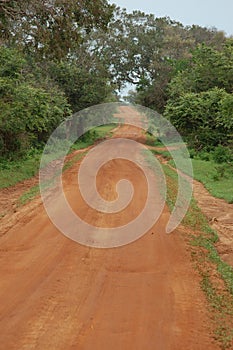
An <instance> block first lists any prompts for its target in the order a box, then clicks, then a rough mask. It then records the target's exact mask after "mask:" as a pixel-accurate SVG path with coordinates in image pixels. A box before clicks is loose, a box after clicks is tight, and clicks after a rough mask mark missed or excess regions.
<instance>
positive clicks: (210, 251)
mask: <svg viewBox="0 0 233 350" xmlns="http://www.w3.org/2000/svg"><path fill="white" fill-rule="evenodd" d="M163 169H164V172H165V174H166V180H167V191H168V192H167V204H168V206H169V209H170V210H171V211H172V209H173V208H174V204H175V202H176V196H177V186H178V183H177V173H176V171H174V170H173V169H171V168H170V167H169V166H168V165H163ZM182 224H183V225H184V226H185V228H186V230H185V237H184V238H185V240H187V241H188V243H189V244H190V246H191V257H192V261H193V264H194V265H195V268H196V269H197V271H198V273H199V274H200V277H201V288H202V290H203V291H204V293H205V295H206V298H207V300H208V302H209V308H210V312H211V315H212V319H213V324H214V329H215V331H214V338H215V339H216V340H217V341H218V342H219V344H220V346H221V348H222V349H228V348H230V347H231V346H232V343H233V269H232V267H230V266H229V265H228V264H226V263H225V262H223V261H222V259H221V257H220V256H219V254H218V252H217V249H216V247H215V244H216V243H217V241H218V235H217V233H216V232H215V231H214V230H213V229H211V227H210V226H209V223H208V220H207V219H206V217H205V216H204V214H203V213H202V212H201V210H200V209H199V207H198V205H197V203H196V201H195V199H194V198H193V199H192V201H191V205H190V207H189V210H188V212H187V214H186V216H185V218H184V219H183V222H182ZM222 281H223V282H222Z"/></svg>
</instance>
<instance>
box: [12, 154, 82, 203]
mask: <svg viewBox="0 0 233 350" xmlns="http://www.w3.org/2000/svg"><path fill="white" fill-rule="evenodd" d="M86 154H87V152H82V153H79V154H76V155H75V156H74V157H72V159H70V160H69V161H67V162H66V163H65V165H64V167H63V169H62V171H63V172H64V171H66V170H68V169H69V168H71V167H72V166H73V165H74V164H75V163H76V162H78V161H79V160H80V159H82V158H83V157H84V156H85V155H86ZM54 183H55V178H54V179H50V180H49V183H47V184H45V186H53V184H54ZM39 193H40V187H39V185H35V186H33V187H31V188H30V189H29V190H28V191H26V192H24V193H23V194H22V195H21V196H20V197H19V199H18V201H17V206H18V207H19V206H22V205H25V204H26V203H28V202H30V201H31V200H32V199H33V198H35V197H36V196H38V195H39Z"/></svg>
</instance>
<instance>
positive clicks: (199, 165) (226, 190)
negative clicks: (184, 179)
mask: <svg viewBox="0 0 233 350" xmlns="http://www.w3.org/2000/svg"><path fill="white" fill-rule="evenodd" d="M152 152H153V153H154V154H155V155H161V156H162V157H163V158H164V159H166V160H167V161H168V163H169V164H170V165H171V166H172V167H174V168H175V163H174V161H173V159H172V156H171V154H170V152H169V151H160V150H153V151H152ZM173 152H174V154H176V151H173ZM191 160H192V165H193V176H194V179H195V180H197V181H199V182H201V183H203V185H204V186H205V188H206V189H207V190H208V191H209V192H210V193H211V194H212V196H214V197H216V198H220V199H224V200H225V201H227V202H228V203H231V204H233V163H222V164H217V163H215V162H214V161H213V160H202V159H191ZM182 171H184V172H185V166H184V167H182Z"/></svg>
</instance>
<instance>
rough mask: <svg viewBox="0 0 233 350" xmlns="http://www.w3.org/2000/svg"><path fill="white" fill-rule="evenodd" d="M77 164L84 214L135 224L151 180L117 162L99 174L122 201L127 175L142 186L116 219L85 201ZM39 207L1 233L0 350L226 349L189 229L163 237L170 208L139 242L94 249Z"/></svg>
mask: <svg viewBox="0 0 233 350" xmlns="http://www.w3.org/2000/svg"><path fill="white" fill-rule="evenodd" d="M129 128H130V127H128V126H125V127H124V126H123V127H122V128H120V129H118V131H117V136H118V137H119V136H120V135H122V136H123V137H124V136H126V135H128V136H130V134H131V130H132V129H131V130H130V129H129ZM135 132H136V131H135V129H134V130H133V131H132V133H133V134H134V133H135ZM79 165H80V164H79V163H77V164H75V165H74V166H73V167H72V168H70V169H68V170H67V171H66V172H65V173H64V188H65V193H66V195H67V199H68V200H69V202H70V204H71V206H72V208H73V210H74V211H76V212H77V213H79V214H80V216H82V217H83V218H85V219H86V220H87V221H89V222H90V223H93V224H96V225H102V226H105V227H106V226H111V225H112V224H113V223H114V220H116V221H117V222H118V221H121V222H125V221H128V220H129V221H130V220H131V219H132V218H133V217H134V216H135V215H137V213H138V212H139V211H140V210H141V208H142V205H143V203H144V201H145V181H144V180H143V177H142V176H141V173H140V170H139V169H138V168H137V167H136V166H134V165H133V164H132V163H130V162H127V161H125V160H120V159H119V160H115V161H111V162H109V163H108V164H107V165H106V167H104V168H103V169H102V170H101V173H100V176H99V178H98V189H99V191H100V193H101V194H102V195H103V196H104V197H105V198H106V199H112V198H114V196H115V190H114V183H115V182H116V181H118V180H119V178H121V177H125V176H127V178H128V179H129V180H131V181H132V182H133V184H134V186H135V188H136V193H135V196H134V200H133V205H132V207H130V209H129V208H128V209H126V210H125V212H123V213H121V216H120V217H119V215H118V217H117V219H116V218H114V216H112V215H103V214H99V213H97V214H96V215H95V214H94V213H93V210H92V209H91V208H88V207H87V205H86V204H85V203H84V202H83V201H81V199H80V198H79V197H80V194H79V193H78V189H77V171H78V168H79ZM106 177H107V178H108V180H109V181H108V185H109V186H106ZM77 198H79V199H80V200H77ZM37 204H38V205H37V207H34V209H33V210H30V215H29V214H28V213H27V211H26V209H25V208H24V209H23V212H22V215H21V216H20V215H18V216H17V218H18V222H17V224H14V226H13V227H11V228H10V229H9V230H8V231H7V232H6V233H5V234H4V235H3V236H2V237H1V238H0V243H1V248H0V249H1V255H0V276H1V280H0V284H1V290H0V333H1V342H0V349H2V350H16V349H17V350H26V349H39V350H53V349H56V350H58V349H59V350H66V349H67V350H71V349H74V350H109V349H111V350H119V349H121V350H131V349H134V350H187V349H189V350H215V349H219V348H218V346H217V345H216V344H215V343H214V342H213V340H212V338H211V321H210V319H209V315H208V310H207V309H208V307H207V304H206V301H205V297H204V295H203V293H202V291H201V289H200V285H199V277H198V275H197V272H196V271H195V270H194V268H193V266H192V263H191V261H190V254H189V252H188V251H187V246H186V243H185V239H184V233H183V232H181V231H180V230H179V229H178V230H176V231H175V232H173V233H172V234H170V235H167V234H166V233H165V226H166V223H167V221H168V218H169V212H168V210H167V208H165V209H164V211H163V213H162V215H161V217H160V219H159V221H158V222H157V223H156V224H155V225H154V227H152V229H151V230H150V231H149V232H147V233H146V234H145V235H144V236H143V237H142V238H141V239H139V240H137V241H136V242H134V243H132V244H130V245H127V246H124V247H121V248H115V249H93V248H89V247H85V246H81V245H79V244H78V243H76V242H73V241H71V240H69V239H68V238H66V237H65V236H63V235H62V234H61V233H60V232H59V231H58V230H57V229H56V228H55V227H54V225H53V224H52V223H51V221H50V220H49V218H48V216H47V214H46V212H45V210H44V208H43V205H42V203H41V202H40V201H39V202H37ZM64 220H65V218H64Z"/></svg>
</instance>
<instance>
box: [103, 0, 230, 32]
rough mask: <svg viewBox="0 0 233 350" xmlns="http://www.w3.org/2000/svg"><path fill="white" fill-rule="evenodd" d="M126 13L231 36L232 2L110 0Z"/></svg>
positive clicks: (223, 0)
mask: <svg viewBox="0 0 233 350" xmlns="http://www.w3.org/2000/svg"><path fill="white" fill-rule="evenodd" d="M109 2H110V3H115V4H116V5H118V6H120V7H125V8H126V9H127V10H128V11H132V10H141V11H144V12H146V13H153V14H155V16H156V17H164V16H169V17H171V19H174V20H177V21H180V22H181V23H183V24H185V25H192V24H198V25H201V26H205V27H216V28H217V29H219V30H223V31H225V32H226V34H228V35H233V0H220V1H219V0H218V1H217V0H145V1H141V0H110V1H109Z"/></svg>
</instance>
